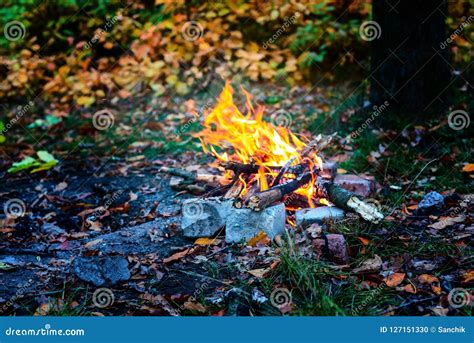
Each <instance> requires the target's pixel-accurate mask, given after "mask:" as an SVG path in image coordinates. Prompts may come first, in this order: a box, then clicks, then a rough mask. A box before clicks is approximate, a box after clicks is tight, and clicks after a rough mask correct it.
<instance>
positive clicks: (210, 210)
mask: <svg viewBox="0 0 474 343" xmlns="http://www.w3.org/2000/svg"><path fill="white" fill-rule="evenodd" d="M231 210H234V209H233V207H232V201H231V200H221V199H219V198H207V199H187V200H185V201H184V202H183V206H182V212H183V213H182V214H183V215H182V220H181V228H182V230H183V235H184V236H185V237H189V238H198V237H210V236H213V235H215V234H216V233H217V232H218V231H219V230H220V229H222V228H223V227H224V226H225V223H226V218H227V216H228V215H229V212H231Z"/></svg>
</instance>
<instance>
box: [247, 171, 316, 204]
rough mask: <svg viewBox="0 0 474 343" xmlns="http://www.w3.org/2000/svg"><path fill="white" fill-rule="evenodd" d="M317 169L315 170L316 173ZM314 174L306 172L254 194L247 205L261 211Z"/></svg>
mask: <svg viewBox="0 0 474 343" xmlns="http://www.w3.org/2000/svg"><path fill="white" fill-rule="evenodd" d="M316 172H317V170H313V173H316ZM312 178H313V176H312V175H311V172H309V171H308V172H306V173H303V174H301V175H300V176H298V177H297V178H296V179H294V180H291V181H288V182H285V183H283V184H281V185H277V186H273V187H272V188H270V189H268V190H266V191H263V192H259V193H256V194H254V195H253V196H251V197H250V199H249V201H248V204H247V206H248V207H249V208H251V209H252V210H254V211H261V210H263V209H264V208H266V207H268V206H269V205H271V204H273V203H275V202H277V201H280V200H281V199H282V198H283V197H284V196H285V195H287V194H290V193H292V192H294V191H295V190H297V189H298V188H300V187H301V186H304V185H305V184H307V183H308V182H310V181H311V179H312Z"/></svg>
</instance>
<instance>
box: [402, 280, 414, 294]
mask: <svg viewBox="0 0 474 343" xmlns="http://www.w3.org/2000/svg"><path fill="white" fill-rule="evenodd" d="M403 290H404V291H405V292H407V293H411V294H416V289H415V286H413V285H412V284H411V283H409V284H408V285H406V286H405V287H403Z"/></svg>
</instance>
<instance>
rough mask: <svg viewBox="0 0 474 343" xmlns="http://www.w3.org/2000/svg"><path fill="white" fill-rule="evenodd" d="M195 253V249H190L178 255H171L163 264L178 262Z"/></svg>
mask: <svg viewBox="0 0 474 343" xmlns="http://www.w3.org/2000/svg"><path fill="white" fill-rule="evenodd" d="M193 251H194V249H192V248H189V249H186V250H183V251H180V252H177V253H175V254H173V255H171V256H170V257H167V258H165V259H163V263H169V262H173V261H176V260H180V259H182V258H183V257H184V256H186V255H188V254H190V253H192V252H193Z"/></svg>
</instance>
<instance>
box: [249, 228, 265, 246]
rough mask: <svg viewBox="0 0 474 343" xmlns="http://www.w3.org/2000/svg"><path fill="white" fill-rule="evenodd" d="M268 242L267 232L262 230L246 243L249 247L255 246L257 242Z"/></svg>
mask: <svg viewBox="0 0 474 343" xmlns="http://www.w3.org/2000/svg"><path fill="white" fill-rule="evenodd" d="M268 242H269V238H268V236H267V234H266V233H265V232H264V231H260V232H259V233H257V234H256V235H255V236H254V237H253V238H251V239H250V240H249V241H248V243H247V245H250V246H251V247H255V246H257V243H263V244H266V243H268Z"/></svg>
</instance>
